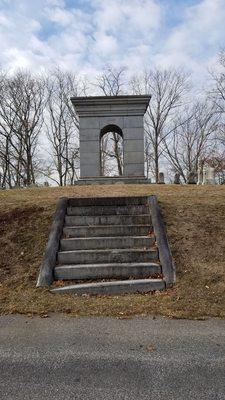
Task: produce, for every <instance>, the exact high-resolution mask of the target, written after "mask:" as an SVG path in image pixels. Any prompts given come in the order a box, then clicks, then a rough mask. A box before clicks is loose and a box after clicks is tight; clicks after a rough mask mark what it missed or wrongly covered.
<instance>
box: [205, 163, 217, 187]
mask: <svg viewBox="0 0 225 400" xmlns="http://www.w3.org/2000/svg"><path fill="white" fill-rule="evenodd" d="M215 183H216V182H215V168H213V167H209V166H207V165H204V167H203V180H202V184H203V185H215Z"/></svg>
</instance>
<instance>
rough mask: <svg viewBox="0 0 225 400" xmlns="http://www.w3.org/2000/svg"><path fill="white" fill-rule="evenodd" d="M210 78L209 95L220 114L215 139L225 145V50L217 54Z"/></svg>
mask: <svg viewBox="0 0 225 400" xmlns="http://www.w3.org/2000/svg"><path fill="white" fill-rule="evenodd" d="M210 75H211V78H212V89H211V90H210V92H209V96H210V98H211V100H212V101H213V103H214V105H215V110H216V112H217V113H218V114H220V116H221V120H220V129H219V130H218V135H217V140H218V141H219V142H220V143H221V145H222V146H223V147H225V50H223V51H221V52H220V54H219V56H218V63H217V65H216V66H215V68H214V69H212V70H211V71H210Z"/></svg>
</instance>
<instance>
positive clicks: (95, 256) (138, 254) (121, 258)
mask: <svg viewBox="0 0 225 400" xmlns="http://www.w3.org/2000/svg"><path fill="white" fill-rule="evenodd" d="M150 261H158V250H157V249H154V250H152V249H148V250H142V249H141V250H140V249H113V250H109V249H107V250H75V251H60V252H59V253H58V264H59V265H63V264H91V263H93V264H101V263H119V264H120V263H131V262H133V263H135V262H150Z"/></svg>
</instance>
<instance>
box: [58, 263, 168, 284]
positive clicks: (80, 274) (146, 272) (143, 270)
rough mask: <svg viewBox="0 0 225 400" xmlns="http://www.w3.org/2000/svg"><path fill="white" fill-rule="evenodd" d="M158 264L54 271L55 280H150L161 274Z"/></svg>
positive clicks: (69, 267)
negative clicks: (133, 278)
mask: <svg viewBox="0 0 225 400" xmlns="http://www.w3.org/2000/svg"><path fill="white" fill-rule="evenodd" d="M161 273H162V268H161V266H160V265H159V264H157V263H140V262H137V263H127V264H126V263H115V264H113V263H111V264H83V265H81V264H79V265H59V266H56V267H55V269H54V276H55V279H59V280H61V279H68V280H73V279H99V277H100V278H101V279H105V278H129V277H130V276H132V277H135V278H139V279H142V278H149V276H150V275H152V274H161Z"/></svg>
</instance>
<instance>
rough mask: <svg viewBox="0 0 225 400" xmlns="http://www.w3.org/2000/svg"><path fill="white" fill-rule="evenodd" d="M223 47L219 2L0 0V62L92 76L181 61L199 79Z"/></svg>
mask: <svg viewBox="0 0 225 400" xmlns="http://www.w3.org/2000/svg"><path fill="white" fill-rule="evenodd" d="M223 47H225V0H0V65H1V67H3V68H7V69H16V68H21V67H23V68H28V69H30V70H32V71H39V70H40V69H42V68H48V67H52V66H55V65H59V66H60V67H62V68H65V69H69V70H73V71H74V72H82V73H85V74H88V75H90V74H91V75H95V74H96V73H97V72H98V71H100V70H101V69H102V68H103V66H104V65H105V64H107V63H109V64H112V65H114V66H119V65H121V66H127V67H128V69H129V70H130V71H131V72H136V71H140V70H142V69H144V68H148V67H154V66H163V67H167V66H170V65H172V66H176V67H178V66H184V67H185V68H187V69H188V70H190V71H193V72H194V77H195V78H196V79H200V80H204V79H205V77H206V76H207V75H206V70H207V68H208V66H210V65H211V64H213V63H214V62H215V60H216V56H217V53H218V52H219V50H220V49H221V48H223Z"/></svg>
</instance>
